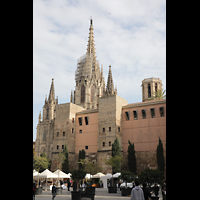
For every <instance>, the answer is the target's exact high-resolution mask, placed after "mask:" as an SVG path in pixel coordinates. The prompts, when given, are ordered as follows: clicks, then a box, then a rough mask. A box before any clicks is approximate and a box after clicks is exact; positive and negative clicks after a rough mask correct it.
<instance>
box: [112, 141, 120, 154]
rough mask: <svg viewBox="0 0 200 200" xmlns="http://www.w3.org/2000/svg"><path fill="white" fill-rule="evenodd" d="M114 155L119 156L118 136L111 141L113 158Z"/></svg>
mask: <svg viewBox="0 0 200 200" xmlns="http://www.w3.org/2000/svg"><path fill="white" fill-rule="evenodd" d="M116 155H118V156H121V146H120V144H119V140H118V138H116V139H115V141H114V142H113V143H112V157H113V158H114V157H115V156H116Z"/></svg>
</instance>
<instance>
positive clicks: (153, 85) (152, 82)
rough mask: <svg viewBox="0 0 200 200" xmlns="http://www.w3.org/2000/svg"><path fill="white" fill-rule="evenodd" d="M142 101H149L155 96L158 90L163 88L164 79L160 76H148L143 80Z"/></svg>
mask: <svg viewBox="0 0 200 200" xmlns="http://www.w3.org/2000/svg"><path fill="white" fill-rule="evenodd" d="M141 86H142V101H143V102H144V101H149V100H152V99H153V97H155V94H156V92H158V90H162V81H161V80H160V79H159V78H153V77H152V78H146V79H144V80H143V81H142V85H141Z"/></svg>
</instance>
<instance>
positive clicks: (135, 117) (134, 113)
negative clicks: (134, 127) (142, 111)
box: [133, 110, 138, 119]
mask: <svg viewBox="0 0 200 200" xmlns="http://www.w3.org/2000/svg"><path fill="white" fill-rule="evenodd" d="M133 115H134V119H138V116H137V110H134V111H133Z"/></svg>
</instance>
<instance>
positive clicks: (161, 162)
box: [156, 137, 165, 174]
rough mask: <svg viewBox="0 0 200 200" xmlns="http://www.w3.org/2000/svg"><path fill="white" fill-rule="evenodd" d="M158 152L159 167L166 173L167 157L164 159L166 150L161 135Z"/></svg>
mask: <svg viewBox="0 0 200 200" xmlns="http://www.w3.org/2000/svg"><path fill="white" fill-rule="evenodd" d="M156 152H157V164H158V169H159V170H160V171H161V172H162V173H163V174H164V169H165V159H164V152H163V144H162V141H161V139H160V137H159V144H158V146H157V150H156Z"/></svg>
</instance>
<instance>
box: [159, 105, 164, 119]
mask: <svg viewBox="0 0 200 200" xmlns="http://www.w3.org/2000/svg"><path fill="white" fill-rule="evenodd" d="M160 116H161V117H164V107H160Z"/></svg>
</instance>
